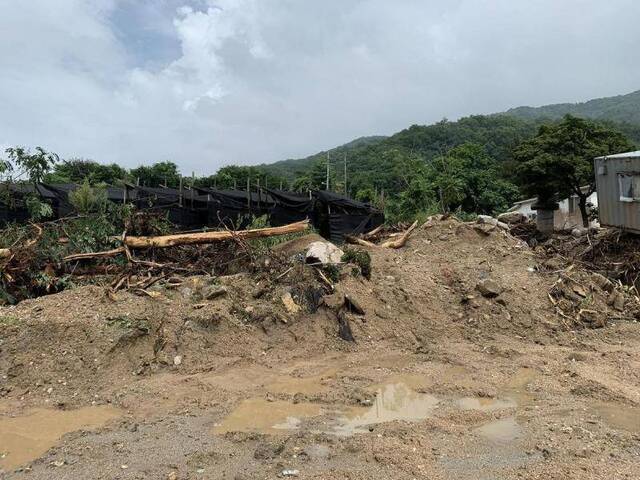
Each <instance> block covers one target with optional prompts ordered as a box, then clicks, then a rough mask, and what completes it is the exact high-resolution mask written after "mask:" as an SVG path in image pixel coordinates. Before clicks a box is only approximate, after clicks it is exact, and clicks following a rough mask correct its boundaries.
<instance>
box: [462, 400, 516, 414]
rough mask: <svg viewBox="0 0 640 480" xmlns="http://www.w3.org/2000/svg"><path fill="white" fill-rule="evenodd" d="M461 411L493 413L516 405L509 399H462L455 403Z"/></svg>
mask: <svg viewBox="0 0 640 480" xmlns="http://www.w3.org/2000/svg"><path fill="white" fill-rule="evenodd" d="M456 404H457V406H458V408H460V409H461V410H479V411H482V412H493V411H495V410H502V409H504V408H515V407H517V406H518V404H517V403H516V402H515V401H514V400H512V399H510V398H505V399H498V398H484V397H462V398H459V399H458V400H457V401H456Z"/></svg>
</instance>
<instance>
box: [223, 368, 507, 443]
mask: <svg viewBox="0 0 640 480" xmlns="http://www.w3.org/2000/svg"><path fill="white" fill-rule="evenodd" d="M399 378H403V380H406V382H401V381H398V379H399ZM419 384H420V382H419V381H418V379H417V378H414V376H413V375H412V376H411V377H410V378H404V377H399V376H397V375H396V376H392V377H389V379H388V382H387V383H384V384H380V385H378V386H376V387H375V388H376V395H375V398H374V401H373V403H372V404H371V405H370V406H366V407H364V406H363V407H344V406H343V407H331V406H327V407H322V406H321V405H319V404H315V403H308V402H306V403H305V402H298V403H294V402H291V401H285V400H276V401H269V400H267V399H265V398H251V399H248V400H244V401H243V402H241V403H240V404H239V405H238V406H237V407H236V408H235V409H234V410H233V411H232V412H231V413H230V414H229V415H228V416H227V417H226V418H225V419H224V420H223V421H222V422H221V423H220V424H218V425H216V426H215V427H214V429H213V433H215V434H223V433H227V432H234V431H235V432H237V431H240V432H259V433H267V434H283V433H287V431H290V430H296V429H299V428H300V427H301V425H302V424H303V423H305V422H309V429H310V430H311V431H319V432H323V433H329V434H335V435H340V436H346V435H353V434H356V433H364V432H367V431H369V428H370V427H371V426H374V425H378V424H382V423H387V422H393V421H398V420H400V421H409V422H417V421H420V420H424V419H426V418H429V417H432V416H433V415H434V414H435V411H436V409H437V408H439V407H440V406H441V404H442V403H444V402H445V401H446V402H447V403H449V404H451V403H453V405H454V407H455V408H458V409H460V410H478V411H487V412H489V411H497V410H501V409H508V408H514V407H516V405H517V404H516V402H515V401H514V400H512V399H509V398H505V399H496V398H476V397H463V398H459V399H454V400H451V399H440V398H438V397H435V396H434V395H430V394H427V393H420V392H418V391H416V386H418V385H419ZM295 386H296V387H298V386H299V385H295ZM290 390H291V391H294V390H296V391H299V389H298V388H292V389H290ZM320 417H322V418H320ZM316 420H320V421H316ZM318 424H320V425H322V426H321V427H319V429H318V427H317V425H318ZM488 428H489V430H491V428H492V427H488ZM496 428H498V429H500V428H501V426H500V424H499V425H498V426H497V427H496ZM487 435H488V436H490V435H491V432H490V431H489V432H488V433H487ZM495 436H496V437H498V436H499V435H498V433H496V434H495ZM503 436H508V435H507V434H503Z"/></svg>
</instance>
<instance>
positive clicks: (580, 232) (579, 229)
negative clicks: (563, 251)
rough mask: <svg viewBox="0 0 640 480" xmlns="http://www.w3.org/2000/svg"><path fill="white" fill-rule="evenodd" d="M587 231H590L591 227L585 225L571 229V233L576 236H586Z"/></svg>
mask: <svg viewBox="0 0 640 480" xmlns="http://www.w3.org/2000/svg"><path fill="white" fill-rule="evenodd" d="M587 233H589V229H588V228H584V227H576V228H574V229H573V230H571V235H573V236H574V237H576V238H580V237H584V236H585V235H586V234H587Z"/></svg>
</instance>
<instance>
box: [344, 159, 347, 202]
mask: <svg viewBox="0 0 640 480" xmlns="http://www.w3.org/2000/svg"><path fill="white" fill-rule="evenodd" d="M344 195H345V197H346V196H347V154H346V153H345V154H344Z"/></svg>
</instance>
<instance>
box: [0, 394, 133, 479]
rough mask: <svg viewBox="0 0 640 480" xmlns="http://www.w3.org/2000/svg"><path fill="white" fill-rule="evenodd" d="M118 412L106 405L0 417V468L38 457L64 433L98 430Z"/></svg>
mask: <svg viewBox="0 0 640 480" xmlns="http://www.w3.org/2000/svg"><path fill="white" fill-rule="evenodd" d="M120 415H121V412H120V411H119V410H118V409H116V408H113V407H110V406H97V407H86V408H80V409H78V410H47V409H35V410H32V411H30V412H29V413H27V414H26V415H24V416H20V417H3V418H0V467H1V468H4V469H8V470H11V469H15V468H16V467H18V466H20V465H23V464H25V463H27V462H30V461H32V460H35V459H36V458H38V457H41V456H42V455H43V454H44V453H45V452H46V451H47V450H49V449H50V448H51V447H53V446H54V445H55V444H56V443H57V442H58V441H59V440H60V438H62V436H63V435H64V434H66V433H69V432H73V431H76V430H81V429H94V428H99V427H101V426H103V425H104V424H106V423H107V422H108V421H109V420H112V419H114V418H117V417H119V416H120Z"/></svg>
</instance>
